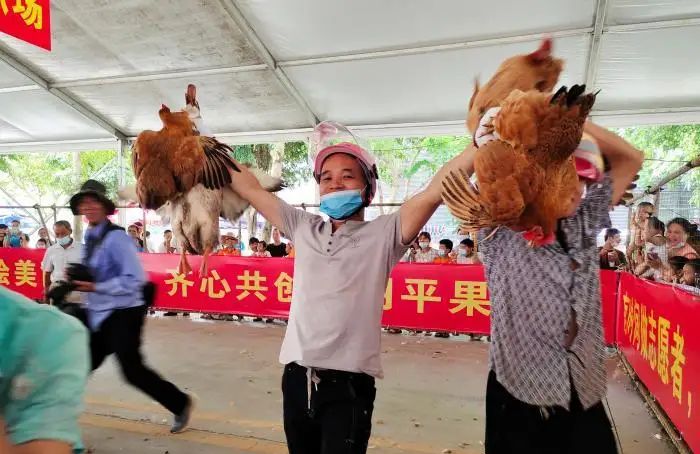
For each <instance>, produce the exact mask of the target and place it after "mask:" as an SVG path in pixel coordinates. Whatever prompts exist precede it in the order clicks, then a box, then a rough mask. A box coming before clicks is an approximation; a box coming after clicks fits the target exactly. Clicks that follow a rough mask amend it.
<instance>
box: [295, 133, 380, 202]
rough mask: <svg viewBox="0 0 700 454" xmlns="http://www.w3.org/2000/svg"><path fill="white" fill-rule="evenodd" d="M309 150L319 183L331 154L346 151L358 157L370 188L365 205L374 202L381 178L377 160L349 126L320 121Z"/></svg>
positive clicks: (366, 193)
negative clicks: (324, 164)
mask: <svg viewBox="0 0 700 454" xmlns="http://www.w3.org/2000/svg"><path fill="white" fill-rule="evenodd" d="M309 151H310V152H311V154H310V157H311V162H312V165H313V169H314V178H315V179H316V182H317V183H320V181H321V168H322V167H323V162H324V161H325V160H326V159H328V157H329V156H331V155H334V154H336V153H345V154H347V155H350V156H352V157H354V158H355V159H357V161H358V162H359V163H360V167H361V168H362V171H363V173H364V174H365V179H366V180H367V183H368V188H367V189H368V190H367V191H366V192H365V206H367V205H369V204H370V203H372V199H373V198H374V195H375V194H376V192H377V180H378V179H379V173H378V172H377V161H376V159H375V158H374V156H372V154H371V153H370V152H369V151H367V148H366V147H363V146H361V145H360V141H359V140H358V138H357V137H356V136H355V135H354V134H353V133H352V132H351V131H350V130H349V129H348V128H346V127H345V126H343V125H341V124H340V123H336V122H333V121H323V122H321V123H319V124H318V125H317V126H316V127H315V128H314V133H313V135H312V136H311V146H310V150H309Z"/></svg>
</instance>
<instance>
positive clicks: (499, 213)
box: [443, 85, 595, 246]
mask: <svg viewBox="0 0 700 454" xmlns="http://www.w3.org/2000/svg"><path fill="white" fill-rule="evenodd" d="M584 91H585V86H579V85H574V86H573V87H572V88H571V90H567V89H566V87H562V88H561V89H560V90H559V91H557V93H555V94H554V95H549V94H547V93H541V92H539V91H537V90H530V91H528V92H523V91H520V90H514V91H513V92H511V93H510V95H509V96H508V97H507V98H506V99H505V100H504V101H503V102H502V104H501V108H500V111H498V113H497V114H496V116H495V118H494V120H493V124H492V126H491V127H492V129H493V132H495V133H496V137H497V139H496V140H492V141H489V142H488V143H486V144H485V145H483V146H481V147H480V148H479V150H478V151H477V153H476V156H475V160H474V170H475V172H476V175H477V179H478V182H479V189H478V190H477V189H476V188H475V187H474V186H472V184H471V182H470V180H469V177H468V175H466V174H452V175H450V176H448V177H447V178H446V179H445V180H444V182H443V198H444V200H445V203H446V204H447V206H448V208H449V209H450V211H451V212H452V213H453V214H454V215H455V216H456V217H457V218H458V219H460V220H461V221H462V225H461V228H462V231H465V232H466V231H475V230H478V229H480V228H484V227H496V226H500V225H503V226H507V227H511V228H514V229H516V230H527V231H528V232H527V233H526V235H525V238H526V239H527V240H528V241H529V243H530V245H531V246H541V245H544V244H549V243H551V242H552V241H553V240H554V232H555V230H556V225H557V220H558V219H560V218H562V217H566V216H568V215H570V214H571V212H572V211H573V209H574V208H575V206H576V204H577V198H580V193H579V189H578V188H579V186H578V176H577V174H576V169H575V166H574V161H573V157H572V153H573V152H574V151H575V150H576V148H577V146H578V144H579V142H580V141H581V136H582V134H583V124H584V122H585V120H586V117H587V116H588V113H589V112H590V110H591V108H592V107H593V103H594V102H595V94H587V95H583V93H584Z"/></svg>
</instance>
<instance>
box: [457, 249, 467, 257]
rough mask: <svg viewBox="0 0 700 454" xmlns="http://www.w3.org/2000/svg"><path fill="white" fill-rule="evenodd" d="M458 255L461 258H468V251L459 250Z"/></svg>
mask: <svg viewBox="0 0 700 454" xmlns="http://www.w3.org/2000/svg"><path fill="white" fill-rule="evenodd" d="M457 253H458V254H459V255H460V256H461V257H466V256H467V250H466V249H464V248H459V249H458V250H457Z"/></svg>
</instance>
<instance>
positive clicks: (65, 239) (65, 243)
mask: <svg viewBox="0 0 700 454" xmlns="http://www.w3.org/2000/svg"><path fill="white" fill-rule="evenodd" d="M56 242H57V243H58V244H60V245H61V246H68V245H69V244H70V242H71V238H70V237H69V236H64V237H63V238H56Z"/></svg>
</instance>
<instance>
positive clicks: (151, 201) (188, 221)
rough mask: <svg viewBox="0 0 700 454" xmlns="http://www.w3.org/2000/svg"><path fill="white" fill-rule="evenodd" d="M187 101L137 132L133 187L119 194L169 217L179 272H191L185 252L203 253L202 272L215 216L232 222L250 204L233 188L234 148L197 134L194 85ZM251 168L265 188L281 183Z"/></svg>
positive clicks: (215, 232)
mask: <svg viewBox="0 0 700 454" xmlns="http://www.w3.org/2000/svg"><path fill="white" fill-rule="evenodd" d="M185 100H186V104H187V107H186V108H185V110H183V111H177V112H171V111H170V109H169V108H168V107H167V106H165V105H163V106H161V109H160V111H159V112H158V114H159V116H160V119H161V121H162V123H163V128H162V129H161V130H160V131H143V132H142V133H141V134H139V135H138V137H137V138H136V141H135V143H134V146H133V150H132V154H133V155H132V164H133V169H134V174H135V175H136V186H135V188H126V189H125V190H122V192H121V194H120V195H121V197H122V198H124V199H136V200H138V202H139V204H140V205H141V207H143V208H144V209H152V210H158V212H159V214H161V216H163V217H165V218H167V219H169V220H170V223H171V225H172V228H173V233H174V235H175V238H176V239H177V241H178V244H179V245H180V248H181V250H180V254H181V256H180V264H179V266H178V272H179V273H181V274H187V273H189V272H190V271H191V267H190V265H189V263H188V261H187V256H186V254H187V253H191V254H197V255H202V256H203V258H202V265H201V268H200V270H199V271H200V275H201V276H202V277H204V276H206V275H207V274H208V258H209V255H210V254H211V253H212V251H213V250H214V248H215V247H216V246H217V244H218V241H219V217H220V216H221V217H223V218H225V219H228V220H229V221H236V220H237V219H238V218H239V217H240V216H241V215H242V214H243V212H244V211H245V209H246V208H248V205H249V204H248V202H247V201H246V200H244V199H242V198H241V197H240V196H239V195H238V194H237V193H236V192H235V191H234V190H233V189H232V188H231V182H232V178H235V174H236V172H239V169H238V167H237V166H238V164H237V163H236V162H235V161H234V160H233V159H232V158H231V154H232V153H233V150H232V149H231V148H230V147H229V146H228V145H226V144H223V143H221V142H219V141H218V140H216V139H215V138H213V137H206V136H203V135H200V129H202V126H203V125H202V124H201V117H200V115H199V104H198V103H197V99H196V88H195V87H194V85H190V86H188V88H187V93H186V95H185ZM251 170H252V171H253V173H254V174H255V175H256V177H257V178H258V180H259V181H260V183H261V185H262V186H263V187H264V188H265V189H267V190H268V191H271V192H274V191H278V190H280V189H281V188H282V187H283V184H282V181H281V180H280V179H279V178H273V177H271V176H269V175H267V174H265V173H263V172H261V171H259V170H258V169H251Z"/></svg>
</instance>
